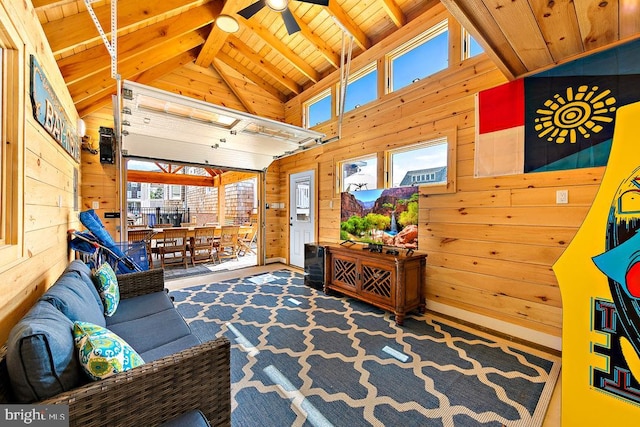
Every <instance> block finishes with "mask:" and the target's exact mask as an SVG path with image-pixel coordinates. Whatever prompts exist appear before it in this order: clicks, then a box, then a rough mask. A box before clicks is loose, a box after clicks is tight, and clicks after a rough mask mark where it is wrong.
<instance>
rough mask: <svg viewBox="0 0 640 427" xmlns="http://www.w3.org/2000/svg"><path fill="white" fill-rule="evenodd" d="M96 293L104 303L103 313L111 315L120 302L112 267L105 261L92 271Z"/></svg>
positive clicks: (116, 280) (118, 289)
mask: <svg viewBox="0 0 640 427" xmlns="http://www.w3.org/2000/svg"><path fill="white" fill-rule="evenodd" d="M93 278H94V281H95V283H96V287H97V288H98V293H99V294H100V298H101V299H102V305H104V315H105V316H108V317H110V316H113V313H115V312H116V310H117V309H118V304H119V303H120V288H119V287H118V279H117V278H116V273H115V272H114V271H113V268H111V266H110V265H109V264H107V263H106V262H105V263H104V264H102V265H101V266H100V267H98V269H97V270H96V271H95V272H94V273H93Z"/></svg>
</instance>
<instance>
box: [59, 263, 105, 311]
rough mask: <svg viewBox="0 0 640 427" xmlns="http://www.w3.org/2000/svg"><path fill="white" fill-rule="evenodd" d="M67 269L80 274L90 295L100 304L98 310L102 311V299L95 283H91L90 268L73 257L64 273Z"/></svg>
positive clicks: (91, 274)
mask: <svg viewBox="0 0 640 427" xmlns="http://www.w3.org/2000/svg"><path fill="white" fill-rule="evenodd" d="M68 271H73V272H74V273H76V274H78V276H80V278H81V279H82V281H83V282H84V283H85V284H86V285H87V288H89V290H90V291H91V295H93V297H94V298H95V300H96V303H97V304H98V305H99V306H100V312H103V311H104V307H103V306H102V299H100V295H98V290H97V289H96V285H95V284H94V283H93V273H92V272H91V268H90V267H89V266H88V265H87V264H85V263H84V262H82V261H81V260H79V259H74V260H73V261H71V263H69V265H68V266H67V268H66V269H65V270H64V272H65V273H66V272H68Z"/></svg>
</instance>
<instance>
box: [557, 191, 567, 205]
mask: <svg viewBox="0 0 640 427" xmlns="http://www.w3.org/2000/svg"><path fill="white" fill-rule="evenodd" d="M567 203H569V190H557V191H556V204H558V205H564V204H567Z"/></svg>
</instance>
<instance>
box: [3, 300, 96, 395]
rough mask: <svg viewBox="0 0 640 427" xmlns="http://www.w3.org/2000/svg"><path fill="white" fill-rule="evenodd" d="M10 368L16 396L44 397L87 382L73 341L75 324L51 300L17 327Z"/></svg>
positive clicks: (10, 344) (11, 344) (11, 339)
mask: <svg viewBox="0 0 640 427" xmlns="http://www.w3.org/2000/svg"><path fill="white" fill-rule="evenodd" d="M6 361H7V368H8V371H9V378H10V380H11V386H12V389H13V392H14V395H15V397H16V399H18V401H20V402H24V403H29V402H34V401H39V400H43V399H46V398H49V397H52V396H55V395H56V394H58V393H62V392H63V391H68V390H71V389H72V388H75V387H77V386H79V385H81V384H84V383H85V382H86V378H85V377H84V375H83V374H82V370H81V369H80V365H79V364H78V358H77V357H76V356H75V347H74V344H73V323H72V322H71V321H70V320H69V319H68V318H67V317H66V316H65V315H64V314H62V313H61V312H60V311H59V310H58V309H56V308H55V307H54V306H53V305H51V304H50V303H49V302H47V301H42V300H40V301H38V302H36V304H35V305H34V306H33V307H32V308H31V310H29V312H28V313H27V314H26V315H25V316H24V317H23V318H22V319H21V320H20V321H19V322H18V323H17V324H16V325H15V326H14V327H13V329H12V330H11V333H10V334H9V339H8V341H7V356H6Z"/></svg>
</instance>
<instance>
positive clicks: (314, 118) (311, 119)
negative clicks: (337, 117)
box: [305, 89, 332, 128]
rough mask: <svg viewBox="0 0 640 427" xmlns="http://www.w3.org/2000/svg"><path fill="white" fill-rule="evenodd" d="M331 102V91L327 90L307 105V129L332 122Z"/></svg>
mask: <svg viewBox="0 0 640 427" xmlns="http://www.w3.org/2000/svg"><path fill="white" fill-rule="evenodd" d="M331 102H332V96H331V89H327V90H325V91H324V92H322V93H320V94H319V95H317V96H315V97H313V98H311V99H310V100H309V101H307V102H306V103H305V118H306V120H305V127H307V128H310V127H313V126H317V125H319V124H320V123H323V122H326V121H327V120H330V119H331V117H332V111H331Z"/></svg>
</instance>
